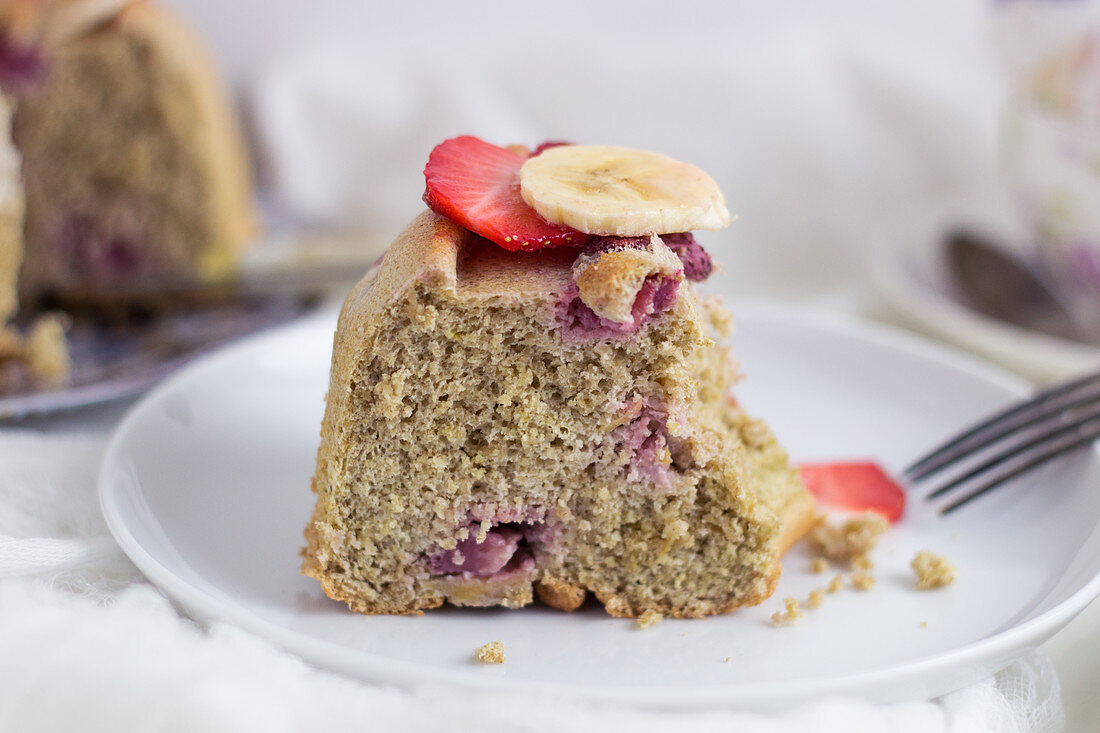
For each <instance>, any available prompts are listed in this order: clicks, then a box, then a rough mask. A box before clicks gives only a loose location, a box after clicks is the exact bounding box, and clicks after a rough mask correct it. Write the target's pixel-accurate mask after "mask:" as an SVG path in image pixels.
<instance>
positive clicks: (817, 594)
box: [806, 588, 825, 608]
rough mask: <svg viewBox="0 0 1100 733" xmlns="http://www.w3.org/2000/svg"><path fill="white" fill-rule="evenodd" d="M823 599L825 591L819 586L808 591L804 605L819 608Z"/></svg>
mask: <svg viewBox="0 0 1100 733" xmlns="http://www.w3.org/2000/svg"><path fill="white" fill-rule="evenodd" d="M824 600H825V591H823V590H821V589H820V588H818V589H816V590H812V591H810V597H809V598H808V599H806V605H807V606H809V607H810V608H819V607H820V606H821V604H822V602H823V601H824Z"/></svg>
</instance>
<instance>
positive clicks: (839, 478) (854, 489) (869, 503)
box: [798, 461, 905, 523]
mask: <svg viewBox="0 0 1100 733" xmlns="http://www.w3.org/2000/svg"><path fill="white" fill-rule="evenodd" d="M798 470H799V472H800V473H801V474H802V482H803V483H804V484H806V489H807V490H808V491H809V492H810V493H811V494H813V495H814V498H815V499H817V500H818V501H820V502H821V503H822V504H825V505H827V506H834V507H837V508H839V509H849V510H852V511H866V510H868V509H870V510H871V511H875V512H878V513H879V514H881V515H882V516H884V517H886V518H887V519H888V520H890V522H891V523H892V522H896V521H898V520H899V519H901V515H902V513H903V512H904V511H905V490H904V489H902V488H901V486H899V485H898V483H897V482H896V481H894V479H892V478H890V475H889V474H888V473H886V472H885V471H883V470H882V468H880V467H879V466H878V464H876V463H871V462H870V461H859V462H851V463H803V464H801V465H799V466H798Z"/></svg>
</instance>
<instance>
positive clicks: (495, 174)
mask: <svg viewBox="0 0 1100 733" xmlns="http://www.w3.org/2000/svg"><path fill="white" fill-rule="evenodd" d="M536 153H537V154H536V155H534V156H532V157H530V158H528V156H527V153H526V151H520V150H515V149H505V148H497V147H495V146H491V145H488V144H487V143H483V142H482V141H479V140H477V139H476V138H457V139H455V140H450V141H447V142H446V143H444V144H443V145H441V146H439V147H438V148H436V150H435V151H433V153H432V157H431V159H430V161H429V164H428V168H427V169H426V171H425V175H426V176H427V179H428V190H427V193H426V195H425V198H426V200H427V201H428V203H429V206H430V207H431V208H432V209H433V210H434V211H428V212H425V213H423V214H421V215H420V216H419V217H418V218H417V219H416V220H415V221H414V222H413V223H412V224H411V225H410V226H409V227H408V229H406V231H405V232H404V233H402V234H401V235H400V236H399V237H398V238H397V240H396V241H395V242H394V243H393V244H392V245H391V247H390V249H389V250H388V252H387V253H386V255H385V257H384V259H383V260H382V261H381V263H379V264H377V265H376V266H375V267H374V268H372V270H371V271H370V272H368V273H367V275H366V277H364V279H363V280H362V281H361V282H360V283H359V284H358V285H357V286H356V287H355V289H354V290H353V291H352V292H351V294H350V295H349V296H348V299H347V301H346V303H345V304H344V308H343V311H342V313H341V316H340V320H339V325H338V328H337V332H336V338H335V346H334V353H333V362H332V372H331V381H330V384H329V392H328V398H327V408H326V412H325V417H324V422H323V424H322V428H321V445H320V449H319V451H318V458H317V470H316V474H315V476H314V480H313V488H314V491H316V493H317V504H316V508H315V511H314V515H313V519H312V521H311V522H310V523H309V525H308V527H307V530H306V538H307V542H308V546H307V547H306V549H305V550H304V552H303V554H304V558H305V559H304V562H303V566H302V569H303V572H304V573H306V574H307V575H310V576H312V577H315V578H317V579H318V580H320V581H321V583H322V585H323V587H324V589H325V592H326V593H327V594H328V595H329V596H331V597H332V598H335V599H338V600H341V601H344V602H346V603H347V604H348V605H349V606H350V607H351V608H352V609H354V610H356V611H360V612H365V613H409V612H416V611H420V610H422V609H428V608H433V607H436V606H439V605H441V604H442V603H443V602H444V601H449V602H451V603H453V604H456V605H466V606H492V605H502V606H507V607H518V606H522V605H525V604H527V603H530V602H531V601H532V600H533V597H534V596H535V595H536V594H537V596H538V597H539V598H540V599H541V600H542V601H543V602H545V603H547V604H549V605H551V606H554V607H556V608H560V609H563V610H572V609H575V608H577V607H578V606H580V604H581V603H582V602H583V601H584V598H585V596H586V594H587V593H588V592H591V593H592V594H593V595H594V596H595V597H596V598H597V599H599V601H601V602H602V603H603V604H604V605H605V607H606V608H607V610H608V611H609V612H610V613H612V614H614V615H617V616H638V615H640V614H642V613H645V612H647V611H650V612H656V613H660V614H664V615H671V616H679V617H697V616H703V615H706V614H712V613H721V612H725V611H729V610H731V609H733V608H736V607H738V606H742V605H746V604H755V603H759V602H761V601H762V600H764V599H765V598H767V597H768V596H769V595H770V594H771V593H772V591H773V589H774V587H775V583H776V580H777V579H778V576H779V570H780V566H779V556H780V555H781V554H782V552H783V551H784V550H785V549H786V548H787V547H788V546H790V544H791V543H792V542H794V541H795V540H796V539H797V538H798V537H799V536H801V534H802V533H804V532H805V531H806V530H807V529H808V527H809V526H810V525H811V524H812V522H813V521H814V520H815V512H814V507H813V503H812V500H811V499H810V497H809V495H808V494H807V493H806V492H805V491H804V489H803V488H802V485H801V483H800V481H799V479H798V477H797V474H796V473H795V472H794V471H792V470H791V468H790V467H789V466H788V463H787V457H786V454H785V453H784V451H783V450H782V449H781V448H780V447H779V446H778V445H777V444H776V442H775V439H774V438H773V436H772V434H771V433H770V431H769V430H768V428H767V427H766V426H765V425H764V424H763V423H761V422H759V421H758V420H755V419H752V418H750V417H748V416H747V415H746V414H745V413H744V412H743V411H742V410H741V409H740V408H739V407H738V405H737V404H736V402H735V401H734V400H733V399H732V397H731V396H730V387H731V386H732V385H733V383H734V382H735V381H736V379H737V373H736V368H735V363H734V362H733V360H732V358H731V355H730V353H729V351H728V349H727V348H726V347H725V346H722V345H720V344H719V343H717V341H718V340H719V339H720V338H722V337H723V336H725V335H726V333H727V332H728V329H729V324H730V317H729V314H728V313H727V312H726V311H725V310H724V309H723V308H722V306H721V305H720V304H719V302H718V301H717V300H716V299H713V298H702V297H701V296H699V295H698V294H697V293H696V289H695V286H694V284H693V281H697V280H702V279H705V278H706V276H707V275H709V273H710V270H711V263H710V258H709V256H708V255H707V253H706V252H705V251H703V249H702V248H701V247H700V246H699V245H698V244H697V243H696V241H695V239H694V237H693V236H692V235H691V234H690V233H689V232H690V230H691V229H692V228H700V227H704V226H706V227H708V228H716V227H718V226H722V225H724V224H725V223H728V218H729V215H728V213H727V212H726V211H725V204H724V202H722V200H721V194H720V193H718V191H717V187H716V186H715V185H714V183H713V181H711V180H710V179H709V178H707V177H706V176H705V174H702V172H701V171H699V170H698V169H696V168H694V167H691V166H685V165H684V164H682V163H678V162H676V161H673V160H671V159H668V158H664V156H654V155H653V154H649V153H642V152H640V151H624V150H623V149H618V148H600V147H588V146H568V147H566V146H558V147H553V148H548V149H546V150H543V149H539V150H537V151H536ZM544 156H545V157H544ZM525 161H529V163H528V164H527V165H524V163H525ZM536 164H537V165H536ZM521 167H522V175H521ZM528 201H532V202H533V203H528ZM655 210H656V211H655ZM436 212H439V213H436ZM441 214H442V215H441Z"/></svg>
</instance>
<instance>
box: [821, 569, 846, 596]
mask: <svg viewBox="0 0 1100 733" xmlns="http://www.w3.org/2000/svg"><path fill="white" fill-rule="evenodd" d="M843 589H844V576H842V575H840V574H839V573H837V574H836V575H834V576H833V579H832V580H830V581H829V585H828V586H826V588H825V592H826V593H836V592H837V591H838V590H843Z"/></svg>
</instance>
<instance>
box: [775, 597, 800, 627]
mask: <svg viewBox="0 0 1100 733" xmlns="http://www.w3.org/2000/svg"><path fill="white" fill-rule="evenodd" d="M783 604H784V605H785V606H786V609H785V610H784V611H776V612H775V613H773V614H772V625H773V626H788V625H790V624H793V623H794V622H795V621H797V620H798V619H800V618H802V609H801V608H799V606H798V601H797V600H796V599H794V598H785V599H783Z"/></svg>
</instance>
